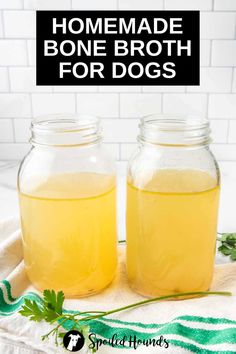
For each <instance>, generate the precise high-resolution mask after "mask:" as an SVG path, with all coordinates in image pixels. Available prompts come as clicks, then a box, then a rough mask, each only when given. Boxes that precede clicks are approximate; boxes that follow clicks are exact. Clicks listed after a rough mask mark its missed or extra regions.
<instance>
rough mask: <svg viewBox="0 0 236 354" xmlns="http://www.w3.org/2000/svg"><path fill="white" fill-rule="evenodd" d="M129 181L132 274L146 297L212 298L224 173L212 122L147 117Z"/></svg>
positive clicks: (132, 282) (137, 288) (132, 280)
mask: <svg viewBox="0 0 236 354" xmlns="http://www.w3.org/2000/svg"><path fill="white" fill-rule="evenodd" d="M140 130H141V133H140V136H139V147H138V150H137V151H136V152H135V153H134V155H133V156H132V158H131V159H130V161H129V165H128V180H127V189H128V190H127V271H128V277H129V282H130V285H131V287H132V288H133V289H134V290H135V291H137V292H139V293H141V294H143V295H147V296H159V295H160V296H162V295H167V294H172V293H173V294H176V293H179V292H191V291H206V290H208V289H209V287H210V285H211V281H212V276H213V266H214V257H215V245H216V232H217V216H218V202H219V189H220V187H219V183H220V182H219V179H220V178H219V169H218V165H217V163H216V161H215V159H214V157H213V155H212V153H211V152H210V150H209V146H208V145H209V132H210V130H209V122H208V121H206V120H201V119H196V118H188V119H178V118H175V119H174V118H173V117H165V116H164V117H159V116H149V117H145V118H143V119H142V120H141V124H140Z"/></svg>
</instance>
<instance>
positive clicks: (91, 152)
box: [18, 116, 117, 296]
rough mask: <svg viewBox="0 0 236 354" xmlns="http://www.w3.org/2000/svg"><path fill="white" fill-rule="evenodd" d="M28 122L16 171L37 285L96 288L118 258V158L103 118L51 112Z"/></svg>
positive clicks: (82, 290) (86, 291) (80, 290)
mask: <svg viewBox="0 0 236 354" xmlns="http://www.w3.org/2000/svg"><path fill="white" fill-rule="evenodd" d="M49 118H50V117H49ZM31 129H32V138H31V144H32V149H31V151H30V152H29V154H28V155H27V156H26V157H25V159H24V160H23V162H22V164H21V166H20V170H19V174H18V190H19V201H20V214H21V225H22V236H23V249H24V260H25V267H26V272H27V274H28V277H29V279H30V280H31V282H32V283H33V284H34V286H35V287H36V288H38V289H40V290H42V289H55V290H63V291H64V293H65V294H66V296H87V295H91V294H94V293H96V292H98V291H100V290H102V289H103V288H105V287H106V286H107V285H108V284H109V283H110V282H111V281H112V279H113V277H114V275H115V271H116V264H117V236H116V180H115V164H114V161H113V160H112V159H111V158H110V157H109V156H108V155H107V153H106V152H105V151H104V149H103V146H102V144H101V140H102V136H101V129H100V123H99V121H98V120H97V119H96V118H95V117H90V116H86V117H77V118H74V117H73V118H66V119H61V118H57V117H53V119H52V117H51V119H47V118H45V119H44V118H43V119H40V120H38V121H36V122H34V123H33V124H32V128H31Z"/></svg>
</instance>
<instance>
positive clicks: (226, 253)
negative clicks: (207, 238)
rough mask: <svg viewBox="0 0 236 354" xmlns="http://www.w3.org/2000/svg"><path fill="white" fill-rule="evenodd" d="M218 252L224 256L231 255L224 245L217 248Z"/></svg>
mask: <svg viewBox="0 0 236 354" xmlns="http://www.w3.org/2000/svg"><path fill="white" fill-rule="evenodd" d="M218 251H220V252H221V253H222V254H223V255H224V256H229V255H231V249H230V248H228V247H227V246H225V245H221V246H220V247H219V248H218Z"/></svg>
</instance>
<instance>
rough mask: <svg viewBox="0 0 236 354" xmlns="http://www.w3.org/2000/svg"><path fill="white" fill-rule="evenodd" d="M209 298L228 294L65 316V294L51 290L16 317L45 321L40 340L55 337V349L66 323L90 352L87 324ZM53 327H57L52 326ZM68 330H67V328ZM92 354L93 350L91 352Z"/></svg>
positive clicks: (174, 296) (28, 302) (31, 302)
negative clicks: (150, 307) (46, 329)
mask: <svg viewBox="0 0 236 354" xmlns="http://www.w3.org/2000/svg"><path fill="white" fill-rule="evenodd" d="M209 295H222V296H230V295H232V294H231V293H230V292H226V291H212V292H210V291H206V292H205V291H197V292H187V293H178V294H171V295H166V296H160V297H156V298H153V299H147V300H143V301H139V302H136V303H134V304H130V305H127V306H123V307H119V308H116V309H113V310H110V311H89V310H88V311H83V312H75V313H68V312H67V311H65V310H63V303H64V300H65V296H64V293H63V292H62V291H59V292H57V293H56V292H55V291H54V290H44V292H43V299H42V302H40V303H37V302H36V301H35V300H30V299H25V300H24V304H23V305H22V307H21V309H20V311H19V313H20V314H21V315H22V316H25V317H28V318H29V319H30V321H35V322H41V321H45V322H48V323H50V324H51V325H52V326H54V327H53V328H52V330H51V331H50V332H48V333H47V334H45V335H43V336H42V340H45V339H48V338H49V337H50V336H52V337H54V340H55V344H56V345H57V346H58V345H59V344H60V345H62V342H63V341H62V340H61V341H59V338H60V339H63V337H64V335H65V333H66V332H65V329H64V326H65V325H66V323H68V325H70V330H72V329H75V330H78V331H80V332H81V333H82V334H83V336H84V338H85V343H87V346H88V349H89V343H90V342H89V338H88V336H89V331H90V327H89V322H90V321H93V320H95V319H99V318H102V317H105V316H108V315H111V314H113V313H117V312H121V311H124V310H128V309H132V308H134V307H138V306H143V305H146V304H149V303H154V302H157V301H162V300H168V299H175V298H178V299H181V298H183V297H184V298H186V297H190V296H191V297H192V296H209ZM55 323H56V325H55ZM66 327H67V328H68V326H66ZM90 351H91V352H92V353H93V352H94V349H91V350H90Z"/></svg>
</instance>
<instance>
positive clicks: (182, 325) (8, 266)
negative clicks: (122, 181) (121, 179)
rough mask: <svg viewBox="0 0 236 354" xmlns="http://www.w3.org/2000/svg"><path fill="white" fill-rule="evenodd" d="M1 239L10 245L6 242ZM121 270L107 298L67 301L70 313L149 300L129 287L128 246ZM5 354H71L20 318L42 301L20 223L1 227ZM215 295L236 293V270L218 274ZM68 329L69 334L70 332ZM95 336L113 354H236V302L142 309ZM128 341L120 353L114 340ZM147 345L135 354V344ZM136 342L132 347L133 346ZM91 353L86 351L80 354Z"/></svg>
mask: <svg viewBox="0 0 236 354" xmlns="http://www.w3.org/2000/svg"><path fill="white" fill-rule="evenodd" d="M1 239H2V240H3V239H5V240H4V241H2V242H1ZM119 253H120V257H119V258H120V266H119V271H118V276H117V278H116V280H115V281H114V282H113V284H112V285H111V286H110V287H109V288H108V289H107V290H105V291H104V292H103V293H101V294H98V295H95V296H93V297H89V298H86V299H79V300H66V301H65V311H75V310H76V311H87V310H88V309H89V310H91V311H92V310H108V309H112V308H114V307H120V306H124V305H127V304H129V303H133V302H137V301H140V300H141V299H143V298H142V297H141V296H139V295H137V294H134V293H133V292H132V291H131V290H130V289H129V287H128V284H127V280H126V274H125V262H124V246H121V248H120V251H119ZM0 277H1V282H0V353H4V354H12V353H19V354H31V353H32V354H33V353H39V352H44V353H47V354H50V353H60V352H62V353H65V350H63V349H62V348H56V347H55V345H54V343H53V341H48V342H42V341H41V335H43V334H45V333H47V332H48V331H49V330H50V327H49V325H48V324H46V323H39V324H36V323H34V322H30V321H29V320H28V319H27V318H25V317H22V316H20V315H19V314H18V310H19V309H20V307H21V305H22V303H23V301H24V298H30V299H34V300H35V301H37V302H40V301H41V297H40V293H38V292H37V291H36V290H35V289H34V288H33V287H32V285H31V284H30V283H29V281H28V279H27V277H26V274H25V271H24V265H23V262H22V245H21V239H20V232H19V230H18V224H17V222H16V221H14V220H10V221H6V222H2V223H0ZM212 290H217V291H223V290H225V291H232V292H233V293H234V292H235V293H236V264H227V265H221V266H217V267H216V268H215V276H214V282H213V287H212ZM69 328H70V324H67V326H66V328H65V329H69ZM90 332H91V333H94V334H96V336H97V338H100V339H106V340H107V343H106V344H104V345H102V346H101V347H100V349H99V351H98V352H99V353H101V354H110V353H113V352H114V353H116V352H117V353H121V351H122V353H126V352H127V353H142V354H146V353H150V354H152V353H153V354H158V353H171V354H172V353H174V354H175V353H176V354H178V353H189V352H192V353H225V354H229V353H232V354H233V353H236V298H235V296H232V297H219V296H212V297H205V298H198V299H191V300H183V301H167V302H162V303H155V304H150V305H146V306H142V307H139V308H136V309H132V310H128V311H125V312H122V313H119V314H116V315H115V314H114V315H113V316H110V317H107V318H104V319H102V320H101V319H99V320H94V321H93V322H92V323H91V324H90ZM114 336H116V337H117V338H118V339H123V338H125V339H126V341H125V342H123V344H124V345H118V346H115V347H114V348H113V347H112V343H111V342H110V343H109V340H111V338H112V337H114ZM160 336H162V338H164V339H165V340H166V341H167V342H168V344H169V347H168V348H164V347H160V346H153V345H152V344H150V343H152V342H151V341H149V340H152V339H155V340H158V339H159V338H160ZM135 339H136V340H140V341H141V343H142V344H140V345H139V346H138V348H137V349H136V350H135V349H134V347H133V341H134V340H135ZM129 341H131V344H129ZM83 352H84V353H85V349H84V348H83V349H82V350H81V351H80V353H83Z"/></svg>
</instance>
